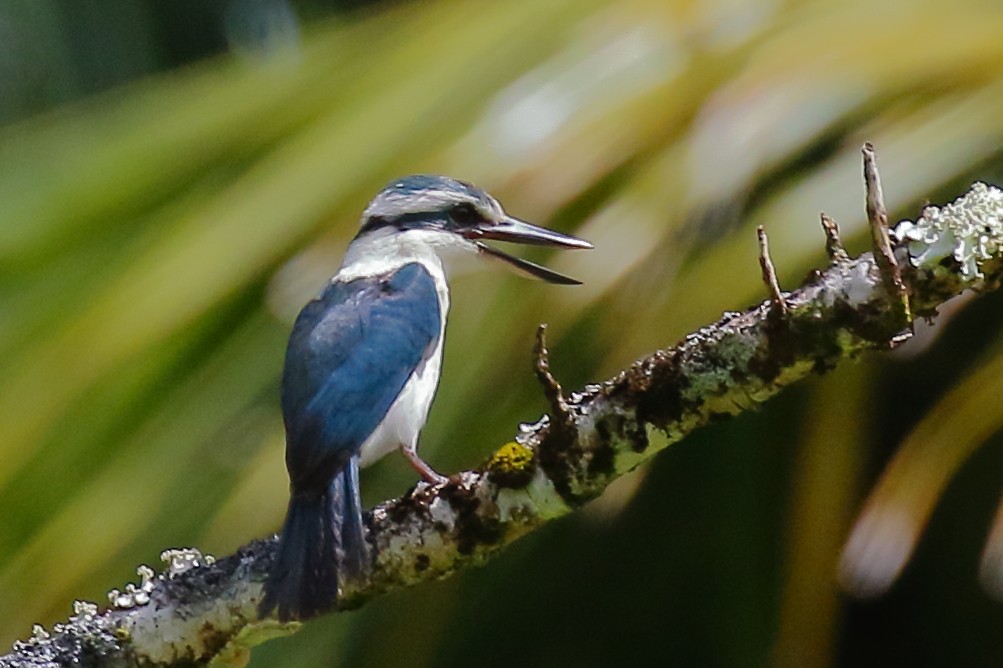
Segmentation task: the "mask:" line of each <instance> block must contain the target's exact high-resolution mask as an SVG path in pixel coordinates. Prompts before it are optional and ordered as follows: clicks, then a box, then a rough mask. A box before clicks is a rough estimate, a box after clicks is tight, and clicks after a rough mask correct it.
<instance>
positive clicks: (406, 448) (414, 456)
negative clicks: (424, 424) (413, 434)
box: [401, 444, 449, 485]
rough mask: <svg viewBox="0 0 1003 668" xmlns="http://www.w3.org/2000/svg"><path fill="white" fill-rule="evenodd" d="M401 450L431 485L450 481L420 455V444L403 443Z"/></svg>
mask: <svg viewBox="0 0 1003 668" xmlns="http://www.w3.org/2000/svg"><path fill="white" fill-rule="evenodd" d="M401 452H403V453H404V456H405V457H407V461H408V463H410V464H411V466H412V467H414V470H415V471H417V472H418V474H419V475H421V477H422V479H423V480H424V481H425V482H427V483H429V484H431V485H443V484H445V483H447V482H449V479H448V478H446V477H445V476H441V475H439V474H438V473H436V472H435V470H434V469H433V468H432V467H431V466H429V465H428V464H426V463H425V460H424V459H422V458H421V457H419V456H418V446H417V444H415V445H403V446H401Z"/></svg>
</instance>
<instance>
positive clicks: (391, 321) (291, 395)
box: [282, 263, 441, 491]
mask: <svg viewBox="0 0 1003 668" xmlns="http://www.w3.org/2000/svg"><path fill="white" fill-rule="evenodd" d="M440 318H441V314H440V312H439V298H438V296H437V294H436V291H435V282H434V280H433V279H432V276H431V275H430V274H429V273H428V270H427V269H425V267H424V266H422V265H421V264H418V263H411V264H407V265H404V266H403V267H401V268H400V269H398V270H397V271H395V272H393V273H391V274H387V275H384V276H376V277H372V278H360V279H356V280H354V281H349V282H347V283H341V282H335V283H331V284H330V285H329V286H328V287H327V289H325V290H324V292H323V293H322V294H321V295H320V297H318V298H317V299H315V300H313V301H312V302H310V303H309V304H307V306H306V307H304V309H303V311H301V312H300V314H299V317H298V318H297V319H296V324H295V326H294V327H293V332H292V335H291V336H290V338H289V347H288V348H287V349H286V365H285V372H284V374H283V378H282V412H283V415H284V417H285V424H286V467H287V468H288V469H289V477H290V480H291V481H292V484H293V487H294V488H296V489H301V490H307V489H316V490H317V491H322V490H323V489H325V488H326V487H327V484H328V482H329V481H330V479H331V478H332V477H333V476H334V475H335V474H336V473H337V472H338V471H339V470H340V469H341V468H342V467H343V466H344V465H345V462H347V461H348V458H349V457H351V456H352V455H353V454H355V453H357V452H358V451H359V449H360V448H361V447H362V444H363V443H364V442H365V440H366V438H368V437H369V435H370V434H371V433H372V432H373V430H374V429H376V427H377V426H378V425H379V423H380V421H381V420H382V419H383V417H384V415H386V413H387V411H388V410H389V409H390V405H391V404H392V403H393V401H394V399H396V398H397V395H398V394H400V392H401V390H402V389H403V388H404V384H405V383H406V382H407V379H408V378H409V377H410V376H411V373H412V372H413V371H414V370H415V369H416V368H418V366H419V365H420V364H422V363H423V361H424V359H425V358H426V356H427V354H428V353H430V352H431V349H432V348H433V347H434V346H435V345H436V343H437V341H438V337H439V326H440Z"/></svg>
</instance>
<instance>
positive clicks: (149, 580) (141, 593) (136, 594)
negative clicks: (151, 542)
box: [108, 564, 156, 609]
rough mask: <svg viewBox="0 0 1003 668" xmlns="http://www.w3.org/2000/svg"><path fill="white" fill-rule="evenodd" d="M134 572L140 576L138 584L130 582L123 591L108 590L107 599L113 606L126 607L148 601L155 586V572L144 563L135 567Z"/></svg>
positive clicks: (144, 603) (132, 606) (143, 603)
mask: <svg viewBox="0 0 1003 668" xmlns="http://www.w3.org/2000/svg"><path fill="white" fill-rule="evenodd" d="M136 574H137V575H139V578H140V582H139V586H136V585H135V584H133V583H131V582H130V583H129V584H127V585H126V586H125V591H124V592H122V591H119V590H118V589H112V590H111V591H110V592H108V601H109V602H110V603H111V604H112V606H113V607H115V608H119V609H128V608H134V607H136V606H137V605H146V604H147V603H149V602H150V594H151V593H152V592H153V588H154V587H155V586H156V573H154V571H153V569H152V568H150V567H149V566H146V565H145V564H144V565H142V566H140V567H139V568H137V569H136Z"/></svg>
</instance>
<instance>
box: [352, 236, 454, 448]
mask: <svg viewBox="0 0 1003 668" xmlns="http://www.w3.org/2000/svg"><path fill="white" fill-rule="evenodd" d="M440 236H442V235H441V234H437V233H434V232H424V231H415V232H409V233H407V234H398V235H394V236H391V237H386V238H376V239H372V240H366V241H369V243H368V244H366V245H365V246H364V247H357V242H356V243H353V244H352V246H351V247H349V252H348V254H347V255H346V256H345V262H344V263H343V264H342V268H341V270H340V271H339V272H338V275H337V276H335V279H334V280H342V281H348V280H352V279H353V278H357V277H359V276H364V275H372V274H374V273H382V272H385V271H390V270H393V269H397V268H399V267H402V266H404V265H405V264H408V263H409V262H420V263H421V264H422V265H423V266H424V267H425V268H426V269H428V272H429V273H430V274H431V275H432V279H433V280H434V281H435V291H436V294H437V295H438V297H439V313H440V315H441V324H440V326H439V338H438V340H437V341H436V343H435V350H433V351H432V354H431V356H429V358H428V359H427V360H426V361H425V363H424V364H422V365H420V366H419V367H418V368H417V369H415V371H414V373H412V374H411V376H410V377H409V378H408V379H407V382H406V383H405V384H404V389H402V390H401V393H400V394H399V395H397V398H396V399H395V400H394V402H393V403H392V404H391V405H390V410H388V411H387V415H386V417H385V418H383V421H382V422H380V424H379V426H378V427H377V428H376V429H375V430H374V431H373V433H372V434H370V435H369V438H367V439H366V441H365V443H363V444H362V449H361V453H360V464H361V465H362V466H368V465H369V464H372V463H373V462H375V461H376V460H378V459H380V458H381V457H383V456H384V455H386V454H389V453H390V452H393V451H394V450H396V449H397V448H399V447H402V446H414V445H416V444H417V443H418V435H419V434H420V433H421V429H422V427H424V426H425V420H426V419H427V418H428V410H429V408H430V407H431V405H432V399H433V398H434V397H435V390H436V388H437V387H438V385H439V373H440V371H441V370H442V346H443V342H444V340H445V335H446V315H447V314H448V312H449V288H448V286H447V285H446V275H445V270H444V269H443V264H442V258H441V257H440V253H441V252H442V251H443V249H444V247H445V245H446V243H447V242H448V241H449V240H448V238H447V240H446V241H440V240H439V239H438V238H437V237H440ZM360 246H361V245H360ZM437 251H438V252H437Z"/></svg>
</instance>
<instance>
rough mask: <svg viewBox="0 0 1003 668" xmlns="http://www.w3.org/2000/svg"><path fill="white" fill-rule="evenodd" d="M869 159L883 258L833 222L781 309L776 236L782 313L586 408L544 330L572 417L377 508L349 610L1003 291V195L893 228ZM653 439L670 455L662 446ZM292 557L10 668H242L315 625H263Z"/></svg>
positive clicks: (196, 579)
mask: <svg viewBox="0 0 1003 668" xmlns="http://www.w3.org/2000/svg"><path fill="white" fill-rule="evenodd" d="M864 156H865V177H866V178H865V181H866V186H867V200H866V201H867V205H868V206H867V209H868V213H869V219H870V221H871V223H872V238H873V239H874V243H875V253H865V254H863V255H861V256H860V257H858V258H856V259H850V258H849V257H848V256H847V255H846V254H845V251H843V249H842V246H841V244H840V242H839V233H838V228H837V227H836V224H835V222H834V221H832V220H831V219H829V218H828V217H825V216H823V226H824V230H825V234H826V239H827V240H828V243H827V245H828V248H829V256H830V258H831V261H832V263H831V264H830V266H829V267H828V268H827V269H826V270H825V271H821V272H815V273H814V274H813V275H812V277H810V279H809V282H808V283H806V284H805V285H803V286H801V287H800V288H798V289H797V290H794V291H793V292H790V293H783V294H781V293H780V289H779V286H778V285H777V283H776V276H775V272H774V271H773V265H772V261H771V260H770V259H769V255H768V249H767V247H766V238H765V235H761V236H760V243H761V260H762V264H761V266H762V269H763V273H764V277H765V281H766V284H767V285H768V286H769V289H770V295H769V297H770V298H769V299H767V300H766V301H764V302H763V303H762V304H760V305H758V306H755V307H753V308H751V309H749V310H747V311H745V312H743V313H726V314H725V315H724V316H723V317H722V318H721V319H720V320H719V321H718V322H716V323H714V324H712V325H709V326H707V327H704V328H702V329H700V330H699V331H697V332H694V333H692V334H690V335H688V336H687V337H686V338H685V339H684V340H683V341H682V342H680V343H679V344H678V345H676V346H674V347H672V348H666V349H664V350H659V351H656V352H654V353H653V354H651V355H649V356H648V357H645V358H644V359H641V360H639V361H637V362H635V363H634V364H633V365H631V366H630V367H629V368H628V369H625V370H624V371H622V372H620V373H618V374H617V375H616V376H614V377H613V378H610V379H609V380H607V381H605V382H603V383H600V384H596V385H589V386H587V387H585V388H584V390H582V391H581V392H576V393H572V394H570V395H565V394H564V393H563V392H562V391H561V388H560V385H559V384H558V383H557V381H556V380H555V379H554V377H553V375H552V374H551V373H550V370H549V364H548V361H547V350H546V346H545V342H544V339H543V330H542V329H541V331H540V332H539V334H538V344H537V365H536V368H537V375H538V377H539V378H540V380H541V383H543V385H544V388H545V392H546V395H547V398H548V400H549V402H550V405H551V410H552V411H553V412H554V414H555V417H554V418H553V419H552V418H551V417H549V416H544V417H543V418H541V419H540V420H539V421H538V422H537V423H536V424H534V425H532V426H529V427H527V428H524V429H523V430H522V431H521V432H520V434H519V435H518V436H517V437H516V440H515V441H512V442H510V443H507V444H506V445H504V446H502V447H501V448H500V449H499V450H498V451H497V452H496V453H495V454H494V455H492V456H491V457H490V459H488V461H487V462H485V463H484V464H483V465H482V466H481V467H480V468H478V469H475V470H471V471H466V472H464V473H461V474H459V475H457V476H454V477H453V478H451V479H450V481H449V482H448V483H446V484H444V485H440V486H436V487H430V486H428V485H426V484H424V483H421V484H419V485H418V486H417V487H416V488H415V489H414V490H412V492H411V493H409V494H408V495H406V496H404V497H402V498H400V499H395V500H392V501H387V502H385V503H383V504H380V505H379V506H377V507H376V508H374V509H373V510H372V511H371V512H370V513H369V514H368V517H367V524H368V527H369V541H370V543H371V546H372V548H373V549H372V553H373V555H374V556H373V565H372V579H371V581H370V582H369V583H368V584H366V585H365V586H361V587H359V588H358V589H354V590H350V591H345V592H343V596H342V598H341V599H340V602H339V607H340V608H341V609H349V608H354V607H358V606H360V605H362V604H363V603H365V602H366V601H367V600H369V599H371V598H373V597H375V596H379V595H381V594H383V593H384V592H387V591H390V590H393V589H396V588H399V587H407V586H410V585H413V584H417V583H419V582H422V581H425V580H431V579H436V578H442V577H446V576H448V575H450V574H452V573H454V572H456V571H458V570H460V569H462V568H465V567H467V566H469V565H472V564H477V563H481V562H483V561H484V560H485V559H487V558H488V557H490V556H491V555H493V554H494V553H495V552H497V551H498V550H500V549H502V548H504V547H505V546H506V545H508V544H509V543H511V542H512V541H514V540H515V539H517V538H519V537H520V536H522V535H524V534H526V533H527V532H529V531H532V530H534V529H535V528H537V527H539V526H540V525H542V524H544V523H545V522H548V521H550V520H552V519H554V518H557V517H560V516H562V515H565V514H567V513H569V512H571V511H572V510H574V509H576V508H578V507H580V506H581V505H582V504H584V503H585V502H587V501H588V500H590V499H593V498H595V497H596V496H598V495H599V494H601V493H602V492H603V490H604V489H605V488H606V486H607V485H609V484H610V482H612V481H613V480H614V479H616V478H617V477H618V476H620V475H622V474H624V473H626V472H628V471H630V470H632V469H633V468H635V467H636V466H638V465H639V464H641V463H642V462H644V461H646V460H648V459H650V458H651V457H652V456H654V454H655V453H656V452H658V451H659V450H661V449H662V448H664V447H665V446H666V445H668V444H670V443H674V442H676V441H678V440H680V439H681V438H683V437H684V436H686V435H687V434H689V433H690V432H692V431H693V430H695V429H697V428H699V427H701V426H703V425H705V424H707V423H708V422H711V421H712V420H715V419H716V418H719V417H721V416H731V415H736V414H738V413H741V412H743V411H745V410H748V409H750V408H753V407H755V406H756V405H758V404H760V403H762V402H764V401H766V400H767V399H769V398H770V397H772V396H773V395H774V394H776V393H777V392H779V391H780V390H781V389H783V388H784V387H786V386H787V385H790V384H791V383H793V382H795V381H797V380H799V379H801V378H803V377H805V376H807V375H808V374H810V373H812V372H819V371H825V370H827V369H830V368H832V367H833V366H835V365H836V364H837V363H838V362H839V361H841V360H843V359H846V358H850V357H853V356H855V355H857V354H858V353H860V352H861V351H864V350H887V349H890V348H892V347H894V346H896V345H897V344H899V343H901V342H902V341H904V340H905V339H906V338H908V337H909V336H910V332H911V324H912V323H911V320H910V318H911V317H912V316H921V317H932V316H933V315H935V314H936V310H937V307H938V306H939V305H940V304H942V303H943V302H944V301H946V300H947V299H949V298H951V297H952V296H954V295H957V294H959V293H961V292H962V291H964V290H966V289H972V290H989V289H995V288H997V287H998V286H999V284H1000V281H1001V280H1003V260H1001V256H1003V251H1001V246H1003V193H1001V192H1000V191H999V190H997V189H996V188H990V187H987V186H985V185H983V184H975V185H974V186H973V187H972V189H971V190H970V191H969V193H968V194H966V195H965V196H964V197H962V198H960V199H959V200H957V201H956V202H955V203H953V204H951V205H948V206H946V207H944V208H943V209H939V208H936V207H928V208H927V209H925V210H924V212H923V214H922V216H921V217H920V218H919V219H918V220H917V221H915V222H913V221H903V222H902V223H900V224H899V225H898V226H897V227H896V228H895V229H894V230H888V229H887V216H886V214H885V213H884V204H883V202H882V201H881V195H880V184H879V181H878V179H877V170H876V166H875V163H874V154H873V149H871V148H870V147H869V146H867V147H865V149H864ZM876 258H877V259H876ZM910 314H912V316H911V315H910ZM652 429H655V430H659V431H662V432H663V433H664V434H665V435H666V436H667V439H659V440H658V441H657V442H655V441H652V440H650V439H649V433H650V431H651V430H652ZM276 544H277V542H276V540H275V539H274V538H272V539H269V540H262V541H255V542H253V543H251V544H249V545H247V546H245V547H243V548H241V549H240V550H238V552H237V553H236V554H234V555H232V556H229V557H226V558H224V559H220V560H219V561H217V562H215V563H206V561H207V560H205V559H203V558H202V556H201V555H200V554H198V553H197V552H196V551H175V552H172V553H169V554H167V557H168V558H169V559H170V560H171V561H172V565H171V567H170V568H169V569H168V570H167V572H165V573H163V574H161V575H158V576H155V577H152V576H151V574H150V573H149V572H145V573H143V575H144V579H143V582H142V583H141V584H140V585H139V586H138V587H136V586H133V587H132V588H131V589H127V590H126V592H125V593H124V594H123V593H121V592H113V597H112V599H113V605H112V607H111V608H109V609H107V610H105V611H103V612H100V613H99V612H98V610H97V608H96V606H93V605H91V604H83V603H78V604H77V605H76V606H75V610H74V615H73V617H71V618H70V619H69V621H68V622H67V623H66V624H61V625H56V627H55V628H54V629H53V632H52V634H51V635H49V634H48V633H46V632H44V631H43V630H42V629H41V628H40V627H36V629H35V633H34V635H33V637H32V638H31V639H29V640H28V641H25V642H19V643H17V644H16V645H15V647H14V651H13V652H12V653H10V654H8V655H6V656H4V657H0V667H3V668H7V667H12V666H68V665H93V666H136V665H140V664H142V665H156V666H168V665H176V664H180V663H206V662H208V661H210V660H215V661H218V662H222V663H227V664H241V663H243V662H244V661H246V658H247V656H248V652H249V648H250V647H252V646H254V645H256V644H259V643H261V642H263V641H265V640H267V639H268V638H270V637H273V636H276V635H281V634H285V633H291V632H293V631H294V630H295V629H296V628H298V626H299V624H298V623H290V624H279V623H278V622H277V621H275V620H274V619H269V620H258V619H257V617H256V612H255V610H256V605H257V602H258V599H259V597H260V596H261V586H262V582H263V580H264V578H265V574H266V573H267V572H268V569H269V565H270V563H271V560H272V558H273V556H274V553H275V548H276Z"/></svg>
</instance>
